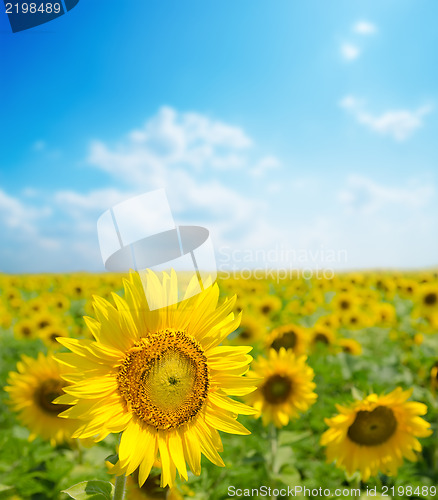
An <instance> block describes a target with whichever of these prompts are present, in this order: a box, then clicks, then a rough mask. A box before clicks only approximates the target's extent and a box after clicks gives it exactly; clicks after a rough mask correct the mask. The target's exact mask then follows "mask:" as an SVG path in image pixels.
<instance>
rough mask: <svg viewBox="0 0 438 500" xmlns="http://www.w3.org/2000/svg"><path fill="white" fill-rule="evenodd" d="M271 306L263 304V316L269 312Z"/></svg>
mask: <svg viewBox="0 0 438 500" xmlns="http://www.w3.org/2000/svg"><path fill="white" fill-rule="evenodd" d="M271 309H272V307H271V305H270V304H264V305H263V306H262V307H261V309H260V310H261V311H262V313H263V314H269V313H270V312H271Z"/></svg>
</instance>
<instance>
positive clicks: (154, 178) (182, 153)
mask: <svg viewBox="0 0 438 500" xmlns="http://www.w3.org/2000/svg"><path fill="white" fill-rule="evenodd" d="M251 144H252V142H251V139H250V138H249V137H248V136H247V135H246V134H245V132H244V131H243V130H242V129H240V128H239V127H235V126H231V125H227V124H225V123H223V122H220V121H217V120H211V119H209V118H207V117H205V116H203V115H200V114H197V113H178V112H177V111H176V110H174V109H172V108H170V107H163V108H161V109H160V110H159V112H158V114H157V115H156V116H154V117H153V118H151V119H150V120H148V121H147V122H146V123H145V124H144V126H143V127H142V128H141V129H136V130H133V131H131V132H130V133H128V134H127V136H126V137H125V138H124V139H123V140H122V141H121V142H120V143H119V144H116V145H114V146H111V147H109V146H107V145H106V144H104V143H102V142H101V141H94V142H93V143H92V144H91V148H90V154H89V156H88V162H89V163H90V164H91V165H94V166H96V167H98V168H100V169H102V170H104V171H106V172H108V173H109V174H111V175H112V176H114V177H117V178H123V180H124V181H127V182H128V183H136V184H137V183H143V184H146V183H147V184H162V183H163V175H162V172H163V168H185V169H188V170H196V171H198V172H199V171H202V170H206V169H207V170H208V169H213V170H227V169H228V170H233V169H240V168H244V167H245V166H246V164H247V158H246V152H247V150H248V149H249V148H250V146H251Z"/></svg>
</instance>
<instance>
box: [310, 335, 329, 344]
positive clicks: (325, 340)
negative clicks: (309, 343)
mask: <svg viewBox="0 0 438 500" xmlns="http://www.w3.org/2000/svg"><path fill="white" fill-rule="evenodd" d="M318 342H319V343H320V344H329V343H330V342H329V339H328V338H327V335H325V334H324V333H317V334H316V335H315V336H314V337H313V343H314V344H317V343H318Z"/></svg>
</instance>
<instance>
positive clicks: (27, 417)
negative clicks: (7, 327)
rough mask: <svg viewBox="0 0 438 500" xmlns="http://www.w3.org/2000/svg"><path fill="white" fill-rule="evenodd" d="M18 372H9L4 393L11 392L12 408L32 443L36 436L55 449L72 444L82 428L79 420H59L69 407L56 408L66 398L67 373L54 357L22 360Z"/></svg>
mask: <svg viewBox="0 0 438 500" xmlns="http://www.w3.org/2000/svg"><path fill="white" fill-rule="evenodd" d="M17 370H18V372H10V373H9V379H8V384H9V386H7V387H5V391H7V392H9V396H10V399H11V406H12V408H13V409H14V410H15V411H16V412H18V418H19V420H20V421H21V422H22V424H23V425H25V426H26V427H27V428H28V429H29V430H30V432H31V434H30V436H29V440H30V441H32V440H33V439H35V438H36V437H37V436H41V437H42V438H43V439H47V440H50V443H51V444H52V446H55V445H56V444H57V443H62V442H64V441H67V440H69V438H70V437H71V435H72V433H73V431H74V430H75V429H76V428H77V426H78V425H79V423H80V422H79V421H77V420H66V419H64V418H59V416H58V415H59V413H60V412H62V411H65V410H67V409H68V408H69V406H68V405H65V404H64V405H56V404H54V403H53V400H54V399H55V398H57V397H58V396H61V395H62V394H64V388H65V386H66V385H67V384H66V382H65V381H64V380H63V379H62V378H61V374H62V372H63V371H64V368H63V367H60V366H59V365H58V363H56V361H55V360H54V359H53V358H51V357H46V356H44V355H43V354H42V353H40V354H39V355H38V358H37V359H33V358H30V357H28V356H22V357H21V361H19V362H18V364H17Z"/></svg>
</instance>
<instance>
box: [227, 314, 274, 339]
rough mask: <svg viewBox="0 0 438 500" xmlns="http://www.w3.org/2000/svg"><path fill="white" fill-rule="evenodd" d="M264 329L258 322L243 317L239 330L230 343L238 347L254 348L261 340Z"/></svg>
mask: <svg viewBox="0 0 438 500" xmlns="http://www.w3.org/2000/svg"><path fill="white" fill-rule="evenodd" d="M265 329H266V328H265V326H264V325H263V323H261V322H260V320H259V321H257V320H255V319H254V318H252V317H251V316H243V318H242V321H241V323H240V325H239V328H238V329H237V332H236V333H237V334H236V336H235V337H234V338H233V340H232V341H230V342H231V343H233V344H238V345H251V346H254V345H256V344H257V343H258V342H260V340H261V339H262V338H263V335H264V333H265Z"/></svg>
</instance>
